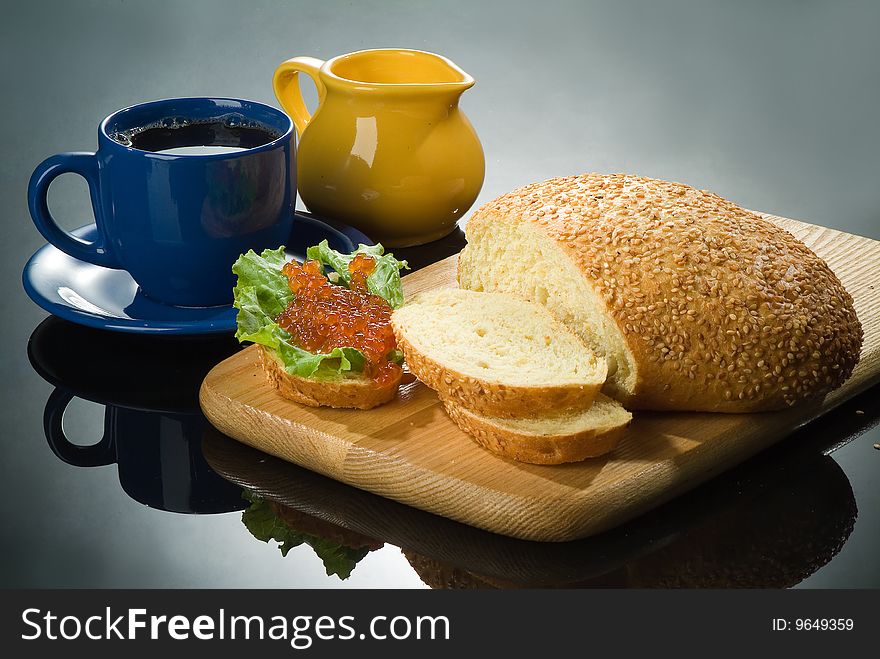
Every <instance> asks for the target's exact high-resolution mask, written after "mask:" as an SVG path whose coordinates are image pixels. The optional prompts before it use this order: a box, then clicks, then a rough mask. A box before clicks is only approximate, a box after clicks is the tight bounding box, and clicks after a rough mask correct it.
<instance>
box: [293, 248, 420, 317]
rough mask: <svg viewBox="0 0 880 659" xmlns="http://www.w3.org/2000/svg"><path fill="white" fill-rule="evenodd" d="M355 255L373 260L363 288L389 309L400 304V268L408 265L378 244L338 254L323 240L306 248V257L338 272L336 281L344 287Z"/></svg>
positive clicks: (401, 292) (348, 279) (401, 298)
mask: <svg viewBox="0 0 880 659" xmlns="http://www.w3.org/2000/svg"><path fill="white" fill-rule="evenodd" d="M358 254H367V255H369V256H372V257H373V258H374V259H376V268H375V269H374V270H373V272H372V273H371V274H370V276H369V277H367V290H369V291H370V292H371V293H373V294H374V295H378V296H379V297H381V298H384V299H385V300H386V301H387V302H388V304H390V305H391V308H392V309H397V308H398V307H400V306H401V305H402V304H403V285H402V284H401V282H400V271H401V270H402V269H404V268H406V269H407V270H409V265H407V263H406V261H398V260H397V259H396V258H394V255H393V254H385V248H384V247H382V245H358V248H357V249H356V250H355V251H353V252H352V253H351V254H342V253H340V252H337V251H336V250H333V249H331V248H330V245H329V244H328V243H327V241H326V240H322V241H321V243H320V244H318V245H315V246H314V247H309V249H308V250H307V251H306V258H309V259H314V260H315V261H317V262H318V263H320V264H321V265H322V266H323V267H329V268H331V269H332V270H333V271H335V272H336V274H337V275H338V278H339V281H341V282H342V283H344V284H345V285H346V286H348V285H349V284H350V283H351V274H350V273H349V272H348V264H349V263H350V262H351V260H352V259H353V258H354V257H355V256H357V255H358Z"/></svg>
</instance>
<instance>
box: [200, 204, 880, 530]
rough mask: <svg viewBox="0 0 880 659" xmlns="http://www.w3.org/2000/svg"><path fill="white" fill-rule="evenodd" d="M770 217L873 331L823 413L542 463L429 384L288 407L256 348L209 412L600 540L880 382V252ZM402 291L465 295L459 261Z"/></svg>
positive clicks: (438, 500)
mask: <svg viewBox="0 0 880 659" xmlns="http://www.w3.org/2000/svg"><path fill="white" fill-rule="evenodd" d="M768 218H769V219H771V220H773V221H775V222H777V223H779V224H780V225H782V226H783V227H784V228H786V229H788V230H789V231H791V232H792V233H793V234H794V235H795V236H797V237H798V238H800V239H801V240H803V241H804V242H805V243H806V244H807V245H809V246H810V247H811V248H812V249H813V250H814V251H815V252H816V253H817V254H819V256H821V257H823V258H824V259H825V260H826V261H827V262H828V264H829V265H830V266H831V268H832V269H833V270H834V271H835V272H836V273H837V275H838V277H840V279H841V280H842V281H843V284H844V285H845V286H846V288H847V290H848V291H849V292H850V293H851V294H852V296H853V298H854V299H855V305H856V311H857V313H858V315H859V319H860V320H861V322H862V326H863V327H864V331H865V342H864V346H863V348H862V359H861V362H860V363H859V365H858V367H857V368H856V371H855V373H854V374H853V376H852V377H851V378H850V380H849V381H848V382H847V383H846V384H845V385H844V386H843V387H841V388H840V389H838V390H837V391H835V392H834V393H833V394H831V395H830V396H829V397H828V398H827V399H826V400H825V402H824V404H822V405H805V406H802V407H801V408H795V409H792V410H787V411H784V412H776V413H768V414H750V415H721V414H705V413H700V414H696V413H675V414H672V413H639V414H636V416H635V419H634V421H633V423H632V425H631V426H630V429H629V430H628V431H627V436H626V437H625V439H624V440H623V442H622V443H621V444H620V446H619V447H618V448H617V450H616V451H615V452H614V453H613V454H612V455H611V456H607V457H604V458H598V459H594V460H587V461H585V462H581V463H577V464H570V465H561V466H537V465H528V464H521V463H517V462H513V461H509V460H504V459H501V458H498V457H495V456H494V455H492V454H491V453H488V452H487V451H484V450H483V449H481V448H479V447H478V446H477V445H476V444H475V443H473V442H472V441H471V440H470V439H469V437H468V436H467V435H466V434H464V433H462V432H461V431H460V430H459V429H458V428H457V427H456V426H455V424H453V423H452V421H450V420H449V418H448V417H447V416H446V414H445V412H444V411H443V407H442V405H441V404H440V403H439V402H438V400H437V397H436V396H435V395H434V393H433V392H432V391H431V390H430V389H428V388H427V387H425V386H423V385H422V384H420V383H414V384H411V385H408V386H406V387H403V388H401V393H400V396H399V397H398V399H397V400H395V401H393V402H392V403H389V404H387V405H383V406H381V407H378V408H376V409H373V410H369V411H356V410H333V409H329V408H320V409H315V408H310V407H303V406H300V405H297V404H296V403H292V402H290V401H287V400H285V399H283V398H281V397H280V396H278V395H277V394H276V393H275V391H274V390H272V389H271V388H270V387H269V386H268V385H267V384H266V382H265V379H264V377H263V375H262V373H261V371H260V368H259V365H258V364H257V354H256V352H255V350H254V349H253V348H249V349H247V350H244V351H242V352H240V353H238V354H236V355H234V356H233V357H230V358H229V359H227V360H225V361H224V362H222V363H220V364H218V365H217V366H216V367H215V368H214V369H213V370H212V371H211V372H210V373H209V374H208V376H207V377H206V378H205V381H204V383H203V384H202V389H201V394H200V396H201V403H202V409H203V410H204V412H205V415H206V416H207V417H208V419H209V420H210V421H211V423H213V424H214V425H215V426H217V428H219V429H220V430H221V431H223V432H224V433H226V434H227V435H229V436H231V437H234V438H235V439H238V440H240V441H242V442H244V443H245V444H249V445H251V446H253V447H255V448H258V449H260V450H262V451H265V452H267V453H271V454H272V455H276V456H278V457H280V458H282V459H284V460H288V461H290V462H294V463H296V464H299V465H302V466H303V467H306V468H308V469H312V470H313V471H317V472H320V473H322V474H325V475H326V476H329V477H331V478H335V479H336V480H339V481H342V482H345V483H348V484H350V485H354V486H355V487H359V488H361V489H364V490H369V491H370V492H375V493H376V494H380V495H382V496H385V497H388V498H390V499H395V500H397V501H401V502H403V503H406V504H410V505H412V506H415V507H416V508H421V509H423V510H427V511H430V512H433V513H436V514H439V515H443V516H445V517H450V518H452V519H456V520H459V521H462V522H465V523H468V524H472V525H474V526H478V527H480V528H484V529H487V530H490V531H495V532H496V533H501V534H504V535H510V536H515V537H518V538H526V539H531V540H555V541H560V540H572V539H574V538H582V537H585V536H588V535H592V534H594V533H597V532H599V531H602V530H604V529H607V528H610V527H612V526H615V525H617V524H620V523H621V522H624V521H626V520H627V519H630V518H632V517H634V516H636V515H638V514H640V513H642V512H644V511H646V510H648V509H650V508H653V507H655V506H657V505H659V504H660V503H663V502H664V501H667V500H669V499H671V498H672V497H674V496H676V495H678V494H680V493H682V492H684V491H686V490H688V489H691V488H693V487H694V486H695V485H697V484H698V483H700V482H702V481H705V480H707V479H709V478H710V477H712V476H713V475H715V474H717V473H719V472H721V471H723V470H725V469H728V468H730V467H731V466H733V465H735V464H737V463H739V462H741V461H743V460H744V459H746V458H747V457H749V456H750V455H753V454H754V453H756V452H758V451H760V450H761V449H763V448H766V447H767V446H769V445H771V444H773V443H775V442H777V441H778V440H780V439H782V438H783V437H785V436H786V435H787V434H788V433H789V432H790V431H791V430H793V429H794V428H796V427H797V426H800V425H802V424H803V423H806V422H807V421H809V420H811V419H813V418H815V417H816V416H819V415H820V414H822V413H823V412H825V411H827V410H828V409H830V408H831V407H834V406H835V405H837V404H838V403H840V402H841V401H842V400H845V399H846V398H849V397H851V396H853V395H854V394H856V393H857V392H859V391H861V390H863V389H865V388H867V387H868V386H870V385H871V384H873V383H874V382H877V381H878V380H880V242H877V241H874V240H869V239H867V238H862V237H859V236H854V235H851V234H847V233H841V232H839V231H834V230H832V229H825V228H822V227H817V226H812V225H809V224H803V223H801V222H797V221H795V220H788V219H784V218H775V217H771V216H768ZM404 285H405V289H406V292H407V294H412V293H414V292H417V291H420V290H425V289H430V288H436V287H438V286H453V285H455V257H451V258H449V259H446V260H445V261H441V262H439V263H436V264H434V265H432V266H429V267H427V268H425V269H423V270H420V271H418V272H416V273H414V274H412V275H409V276H408V277H406V278H405V279H404Z"/></svg>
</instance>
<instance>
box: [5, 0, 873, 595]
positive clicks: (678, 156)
mask: <svg viewBox="0 0 880 659" xmlns="http://www.w3.org/2000/svg"><path fill="white" fill-rule="evenodd" d="M878 34H880V3H870V2H864V3H850V2H816V1H809V0H787V1H784V0H776V1H770V2H763V1H757V0H747V1H742V2H732V1H731V2H720V1H717V0H707V1H704V2H682V1H674V2H649V1H644V2H634V1H631V0H627V1H623V2H558V1H554V0H545V1H541V2H531V3H520V2H506V3H505V2H477V1H476V0H469V1H468V0H465V1H456V2H427V1H425V0H420V1H409V2H402V1H385V2H381V1H362V2H337V1H333V0H322V1H321V2H293V1H282V0H257V1H254V0H236V1H219V0H218V1H213V2H211V1H207V0H198V1H197V0H181V1H179V2H168V1H151V2H134V1H131V0H128V1H122V0H116V1H103V2H98V1H94V2H92V1H72V2H61V1H55V2H47V1H36V0H32V1H28V2H24V1H22V2H9V1H4V2H2V19H0V76H2V78H0V87H2V89H3V116H2V122H0V126H2V127H0V130H2V141H0V144H2V157H0V191H2V200H3V214H2V228H3V231H4V232H5V236H4V239H3V240H2V241H0V268H2V276H3V280H5V281H6V282H7V285H8V290H7V294H6V295H4V296H3V297H2V298H0V313H2V318H3V319H4V330H3V332H4V334H3V336H4V346H5V347H4V350H3V351H2V362H0V367H2V372H3V376H4V384H3V385H2V420H3V433H2V440H0V488H2V491H3V500H4V504H3V506H4V513H3V515H4V521H5V522H6V523H5V524H4V525H3V527H4V528H3V530H2V531H0V538H2V543H3V545H2V550H3V557H4V561H3V562H4V569H3V574H2V579H0V581H2V583H3V585H23V586H112V585H123V586H143V585H163V586H273V585H282V586H291V585H311V586H317V587H323V586H334V585H338V582H336V581H335V580H328V579H326V578H325V577H324V576H323V570H322V568H321V566H320V564H319V563H318V561H317V559H315V558H314V557H313V556H312V555H311V553H310V552H309V551H308V550H306V549H302V548H301V549H300V550H297V551H295V552H293V553H292V555H295V556H296V558H295V559H294V558H291V557H288V558H287V559H281V557H280V555H279V554H278V552H277V551H276V550H274V548H270V547H265V546H263V545H261V544H260V543H257V542H255V541H254V540H253V539H252V538H250V537H249V535H248V534H247V532H246V531H245V530H244V529H243V528H242V527H241V525H240V522H239V521H238V516H237V515H234V514H233V515H223V516H217V517H210V518H195V517H187V516H175V515H169V514H165V513H160V512H156V511H152V510H149V509H145V508H143V507H141V506H140V505H139V504H136V503H135V502H133V501H131V500H129V499H128V498H126V497H125V496H124V495H123V494H122V492H121V491H120V490H119V487H118V485H117V484H116V474H115V471H114V468H112V467H105V468H100V469H93V470H88V471H86V470H81V469H74V468H72V467H68V466H66V465H64V464H62V463H60V462H59V461H57V460H56V459H55V458H54V457H53V456H52V455H51V454H50V453H49V451H48V450H47V449H46V446H45V443H44V442H43V441H42V438H41V429H40V424H39V420H40V415H41V412H42V406H43V403H44V401H45V399H46V396H47V395H48V393H49V391H50V390H51V387H50V386H49V385H48V384H46V383H45V382H43V381H42V380H41V379H40V378H39V377H38V376H37V375H36V374H35V373H34V372H33V371H32V370H31V368H30V366H29V365H28V363H27V360H26V357H25V354H24V347H25V344H26V341H27V337H28V336H29V334H30V332H31V331H32V329H33V328H34V326H35V325H36V324H37V323H38V322H39V321H40V320H41V319H42V318H43V317H44V316H45V314H44V312H42V311H41V310H40V309H39V308H37V307H36V306H34V305H33V304H31V303H30V302H29V301H28V300H27V299H26V298H25V296H24V293H23V292H22V290H21V288H20V285H19V278H20V273H21V268H22V266H23V265H24V262H25V261H26V259H27V258H28V257H29V256H30V254H31V253H32V252H33V251H34V250H36V249H37V248H38V247H39V246H40V245H41V244H42V243H43V241H42V238H41V237H40V236H39V234H38V233H37V232H36V230H35V229H34V228H33V227H32V225H31V223H30V220H29V217H28V213H27V208H26V203H25V201H26V200H25V189H26V184H27V179H28V177H29V175H30V172H31V171H32V169H33V167H34V166H35V165H36V164H37V163H38V162H39V161H40V160H42V159H43V158H44V157H46V156H48V155H50V154H52V153H55V152H58V151H65V150H93V149H94V148H95V144H96V126H97V124H98V122H99V120H100V119H101V118H102V117H104V116H105V115H107V114H109V113H110V112H112V111H113V110H115V109H117V108H119V107H123V106H126V105H130V104H133V103H138V102H141V101H147V100H152V99H156V98H163V97H172V96H188V95H224V96H238V97H244V98H252V99H255V100H260V101H264V102H267V103H271V104H275V105H277V103H276V101H275V99H274V96H273V93H272V88H271V77H272V72H273V70H274V68H275V66H276V65H277V64H278V63H280V62H281V61H282V60H284V59H286V58H288V57H291V56H294V55H312V56H316V57H320V58H329V57H331V56H333V55H336V54H339V53H343V52H348V51H352V50H357V49H361V48H369V47H381V46H406V47H413V48H419V49H425V50H431V51H436V52H439V53H442V54H444V55H446V56H448V57H450V58H451V59H452V60H454V61H455V62H456V63H458V64H459V65H460V66H461V67H462V68H463V69H465V70H466V71H468V72H469V73H470V74H472V75H473V76H474V77H475V78H476V80H477V85H476V86H475V87H474V88H473V89H472V90H470V91H468V92H466V94H465V96H464V97H463V101H462V107H463V108H464V110H465V111H466V113H467V114H468V115H469V117H470V119H471V121H472V122H473V124H474V126H475V127H476V129H477V131H478V133H479V135H480V137H481V139H482V141H483V145H484V147H485V151H486V154H487V175H486V182H485V185H484V187H483V191H482V193H481V196H480V199H479V200H478V203H480V202H482V201H485V200H488V199H490V198H492V197H494V196H495V195H497V194H499V193H502V192H505V191H507V190H509V189H510V188H512V187H514V186H517V185H520V184H523V183H526V182H529V181H533V180H537V179H543V178H547V177H550V176H555V175H564V174H570V173H574V172H581V171H628V172H634V173H639V174H643V175H648V176H653V177H658V178H665V179H673V180H678V181H683V182H686V183H689V184H692V185H695V186H698V187H703V188H708V189H711V190H713V191H715V192H718V193H719V194H722V195H724V196H726V197H728V198H730V199H732V200H734V201H736V202H738V203H739V204H741V205H743V206H746V207H749V208H754V209H759V210H763V211H768V212H772V213H777V214H781V215H787V216H789V217H795V218H801V219H804V220H807V221H810V222H814V223H817V224H824V225H827V226H830V227H835V228H839V229H844V230H847V231H850V232H854V233H859V234H862V235H866V236H870V237H873V238H880V181H878V174H880V121H878V110H880V37H878ZM306 91H307V96H308V97H309V98H310V99H314V93H313V89H312V88H311V87H308V88H307V90H306ZM51 201H52V208H53V212H54V213H55V214H56V216H57V217H58V218H60V219H61V221H62V224H64V225H65V226H67V227H68V228H73V227H75V226H79V225H81V224H84V223H86V222H89V221H91V210H90V207H89V203H88V197H87V194H86V192H85V185H84V184H83V182H82V181H80V180H76V179H75V177H73V176H65V177H63V178H62V179H61V180H59V181H58V182H57V183H56V185H55V186H53V190H52V195H51ZM101 414H102V410H101V408H100V407H99V406H96V405H92V404H86V403H83V404H78V405H74V406H73V407H72V408H71V410H70V414H69V416H68V419H67V421H68V426H69V427H70V428H71V432H72V434H74V435H78V436H79V437H80V438H81V439H82V440H83V441H86V440H88V439H89V438H94V437H97V436H98V435H99V434H100V425H101ZM877 441H880V435H878V432H877V430H876V429H875V430H873V431H871V432H869V433H868V434H867V435H865V436H864V437H862V438H861V439H860V440H858V441H857V442H854V443H853V444H851V445H850V446H848V447H846V448H844V449H842V450H841V451H838V452H837V453H835V455H834V457H835V459H837V460H838V461H839V462H840V463H841V464H842V465H843V466H844V469H845V470H846V472H847V474H848V476H849V477H850V480H851V482H853V485H854V488H855V490H856V497H857V499H858V500H859V501H860V509H861V511H860V517H859V521H858V523H857V526H856V530H855V532H854V535H853V537H852V539H851V540H850V543H848V545H847V546H846V547H844V550H843V553H842V554H841V557H840V559H839V560H835V561H834V562H832V563H831V564H830V565H829V566H827V567H826V568H824V569H822V570H820V571H819V572H817V573H816V574H815V575H814V576H813V577H812V578H811V579H809V580H808V581H807V582H805V584H804V585H816V586H828V585H836V586H859V585H869V586H871V585H873V586H877V585H880V568H878V565H880V564H878V562H877V561H876V554H875V553H874V549H872V548H873V547H874V545H873V544H872V543H871V542H869V541H867V539H868V538H871V537H874V536H876V535H877V532H878V529H880V513H878V512H877V507H876V506H865V505H863V504H864V500H863V498H862V497H866V496H868V488H869V487H870V483H871V479H872V476H871V475H872V474H876V471H877V464H878V457H880V453H878V452H876V451H872V450H871V449H870V447H871V444H872V443H873V442H877ZM860 488H864V491H862V489H860ZM23 493H27V496H26V497H22V494H23ZM875 502H876V500H875ZM23 506H26V507H27V510H23V509H22V507H23ZM860 534H861V535H860ZM860 537H861V538H862V540H860V539H859V538H860ZM847 553H848V555H847ZM344 585H346V586H378V585H396V586H420V585H421V582H420V581H419V579H418V578H417V577H416V575H415V574H414V573H413V572H412V570H411V569H410V568H409V566H408V565H407V564H406V562H405V561H404V559H403V557H402V556H401V555H400V554H399V552H398V551H397V550H396V549H395V548H393V547H391V548H389V547H386V548H385V549H383V550H382V551H380V552H376V553H375V554H372V555H370V556H369V557H368V558H367V559H365V560H364V561H363V563H362V564H361V565H360V566H359V567H358V569H357V570H355V573H354V576H353V577H352V578H351V579H350V580H349V581H348V582H346V583H345V584H344Z"/></svg>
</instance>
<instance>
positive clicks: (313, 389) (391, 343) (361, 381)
mask: <svg viewBox="0 0 880 659" xmlns="http://www.w3.org/2000/svg"><path fill="white" fill-rule="evenodd" d="M405 267H406V262H405V261H398V260H396V259H395V258H394V257H393V256H392V255H391V254H385V253H384V250H383V249H382V246H381V245H374V246H366V245H361V246H360V247H359V248H358V249H357V250H356V251H354V252H352V253H351V254H341V253H340V252H336V251H334V250H332V249H330V247H329V245H328V244H327V241H326V240H325V241H323V242H322V243H321V244H319V245H316V246H314V247H310V248H309V249H308V251H307V259H306V261H305V262H304V263H298V262H296V261H290V262H288V261H287V258H286V255H285V252H284V248H283V247H280V248H278V249H275V250H265V251H264V252H263V253H262V254H256V253H254V252H253V251H249V252H248V253H247V254H243V255H242V256H241V257H239V259H238V260H237V261H236V263H235V265H234V266H233V268H232V270H233V272H234V273H235V274H236V275H237V277H238V280H237V283H236V286H235V289H234V306H235V308H236V309H238V315H237V316H236V321H237V325H238V329H237V331H236V338H237V339H238V340H239V341H249V342H252V343H256V344H258V345H259V350H260V363H261V365H262V367H263V371H264V372H265V374H266V378H267V380H268V382H269V383H270V384H271V385H272V386H273V387H274V388H275V389H276V390H277V391H278V393H279V394H280V395H282V396H284V397H285V398H288V399H290V400H293V401H296V402H297V403H301V404H303V405H309V406H312V407H318V406H329V407H348V408H357V409H369V408H372V407H376V406H377V405H381V404H383V403H387V402H388V401H390V400H392V399H393V398H394V396H395V395H396V393H397V388H398V385H399V384H400V381H401V378H402V376H403V369H402V366H401V364H402V361H403V354H402V353H401V352H400V351H399V350H397V346H396V343H395V340H394V333H393V331H392V329H391V324H390V317H391V312H392V310H393V308H394V307H395V306H399V305H400V304H402V302H403V290H402V288H401V283H400V270H401V269H402V268H405Z"/></svg>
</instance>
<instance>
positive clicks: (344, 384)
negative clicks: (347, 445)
mask: <svg viewBox="0 0 880 659" xmlns="http://www.w3.org/2000/svg"><path fill="white" fill-rule="evenodd" d="M259 349H260V364H261V365H262V366H263V371H264V372H265V373H266V377H267V379H268V380H269V384H271V385H272V386H273V387H274V388H275V389H277V390H278V393H279V394H281V395H282V396H284V397H285V398H289V399H290V400H293V401H296V402H297V403H301V404H302V405H308V406H310V407H321V406H327V407H349V408H356V409H361V410H368V409H370V408H372V407H376V406H378V405H382V404H383V403H387V402H388V401H390V400H392V399H393V398H394V396H395V395H396V394H397V386H398V385H399V384H400V378H398V379H396V380H393V381H391V382H389V383H386V384H382V385H381V386H380V385H378V384H377V383H376V381H375V380H371V379H368V378H364V377H345V378H334V379H320V380H319V379H311V378H304V377H300V376H298V375H291V374H290V373H288V372H287V371H285V370H284V366H283V365H282V364H281V362H280V361H279V360H278V359H277V358H276V356H275V353H274V351H272V350H271V349H270V348H267V347H266V346H262V345H261V346H259Z"/></svg>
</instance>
